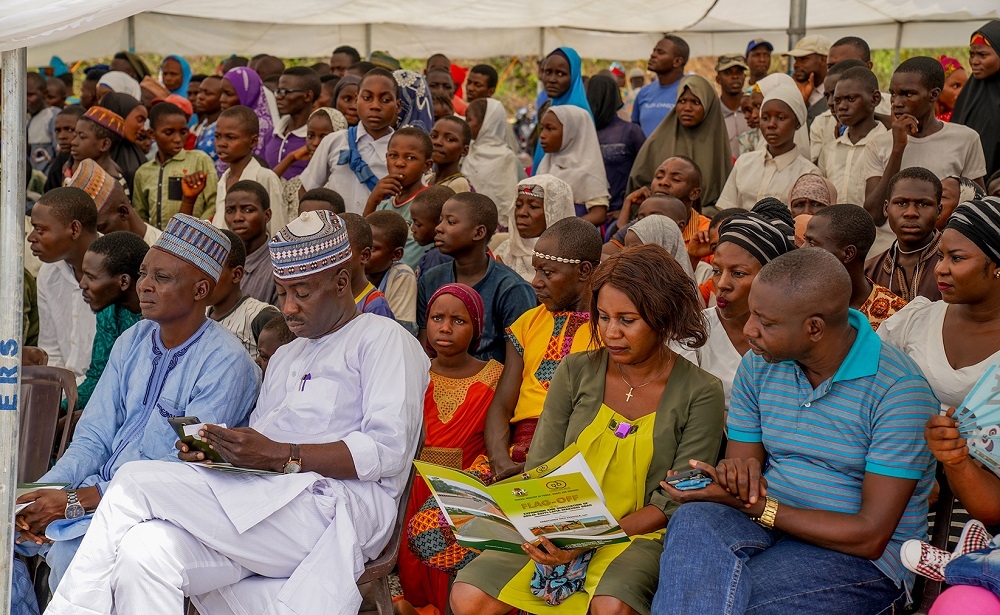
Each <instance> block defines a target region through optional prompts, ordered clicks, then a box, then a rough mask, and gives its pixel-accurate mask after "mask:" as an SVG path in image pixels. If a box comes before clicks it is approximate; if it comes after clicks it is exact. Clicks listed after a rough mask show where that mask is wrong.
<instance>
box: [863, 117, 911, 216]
mask: <svg viewBox="0 0 1000 615" xmlns="http://www.w3.org/2000/svg"><path fill="white" fill-rule="evenodd" d="M917 126H918V124H917V119H916V118H915V117H913V116H912V115H903V116H900V118H899V119H898V120H896V121H895V122H893V124H892V151H891V152H890V154H889V159H888V160H887V161H886V164H885V170H883V171H882V177H869V178H868V179H867V180H866V182H865V210H866V211H867V212H868V213H869V214H871V217H872V219H873V220H875V226H882V225H883V224H885V202H886V200H887V199H888V198H889V195H888V191H889V181H890V180H891V179H892V176H893V175H895V174H896V173H899V171H900V168H901V167H902V163H903V152H904V151H905V150H906V144H907V142H908V141H909V135H910V134H915V133H916V132H917Z"/></svg>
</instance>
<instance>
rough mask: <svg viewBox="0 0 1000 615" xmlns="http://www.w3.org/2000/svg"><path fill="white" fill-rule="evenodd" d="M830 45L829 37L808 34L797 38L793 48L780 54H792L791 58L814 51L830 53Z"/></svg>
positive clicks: (822, 53) (807, 54) (824, 53)
mask: <svg viewBox="0 0 1000 615" xmlns="http://www.w3.org/2000/svg"><path fill="white" fill-rule="evenodd" d="M831 46H832V43H830V39H828V38H826V37H825V36H820V35H819V34H810V35H809V36H804V37H802V38H801V39H799V42H797V43H795V49H792V50H791V51H786V52H784V53H782V54H781V55H785V56H792V57H793V58H803V57H805V56H810V55H813V54H814V53H815V54H819V55H821V56H825V55H829V54H830V47H831Z"/></svg>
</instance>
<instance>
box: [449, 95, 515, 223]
mask: <svg viewBox="0 0 1000 615" xmlns="http://www.w3.org/2000/svg"><path fill="white" fill-rule="evenodd" d="M507 130H508V129H507V113H506V112H505V111H504V109H503V105H502V104H500V101H499V100H496V99H493V98H487V99H486V115H485V117H484V118H483V125H482V127H481V128H480V129H479V136H478V137H477V138H476V139H475V140H474V141H473V142H472V145H470V146H469V155H468V156H466V157H465V160H463V161H462V175H464V176H465V178H466V179H467V180H469V184H471V185H472V187H473V189H474V190H475V191H476V192H478V193H480V194H485V195H486V196H488V197H490V198H491V199H492V200H493V202H494V203H495V204H496V206H497V213H498V214H499V217H500V225H501V226H507V227H509V226H510V224H509V217H510V206H511V203H513V202H514V198H515V197H516V196H517V188H516V187H517V165H518V162H517V156H515V155H514V152H512V151H511V150H510V148H509V147H507V137H506V135H507Z"/></svg>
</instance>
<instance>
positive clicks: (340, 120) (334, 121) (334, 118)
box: [309, 107, 347, 132]
mask: <svg viewBox="0 0 1000 615" xmlns="http://www.w3.org/2000/svg"><path fill="white" fill-rule="evenodd" d="M317 113H325V114H326V116H327V117H328V118H330V124H331V125H333V132H340V131H341V130H347V118H345V117H344V114H343V113H341V112H340V111H337V110H336V109H334V108H333V107H320V108H319V109H316V110H315V111H313V112H312V113H310V114H309V119H310V120H311V119H313V116H314V115H316V114H317Z"/></svg>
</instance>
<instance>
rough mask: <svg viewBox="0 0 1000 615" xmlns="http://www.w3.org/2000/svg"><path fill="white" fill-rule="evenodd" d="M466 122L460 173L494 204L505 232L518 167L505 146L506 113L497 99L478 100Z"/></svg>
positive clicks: (467, 112) (471, 107) (467, 113)
mask: <svg viewBox="0 0 1000 615" xmlns="http://www.w3.org/2000/svg"><path fill="white" fill-rule="evenodd" d="M470 100H471V99H470ZM465 119H466V121H467V122H468V123H469V130H470V131H471V132H472V144H471V145H470V146H469V155H468V156H466V157H465V160H463V161H462V174H463V175H464V176H465V178H466V179H467V180H468V182H469V184H470V185H472V186H475V188H476V192H478V193H479V194H485V195H486V196H488V197H489V198H490V199H491V200H492V201H493V204H494V205H495V206H496V208H497V211H498V212H500V214H499V216H500V226H501V227H502V228H504V229H506V228H507V227H508V226H509V218H510V213H511V212H510V206H511V203H513V202H514V196H515V194H516V193H517V191H516V189H515V187H516V186H517V180H518V165H519V164H520V163H519V162H518V160H517V156H516V155H515V154H514V152H513V151H511V149H510V147H508V146H507V141H506V134H507V130H508V128H507V113H506V112H505V111H504V108H503V105H502V104H501V103H500V101H499V100H494V99H492V98H480V99H479V100H476V101H473V102H470V103H469V108H468V110H466V115H465ZM595 134H596V133H595Z"/></svg>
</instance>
